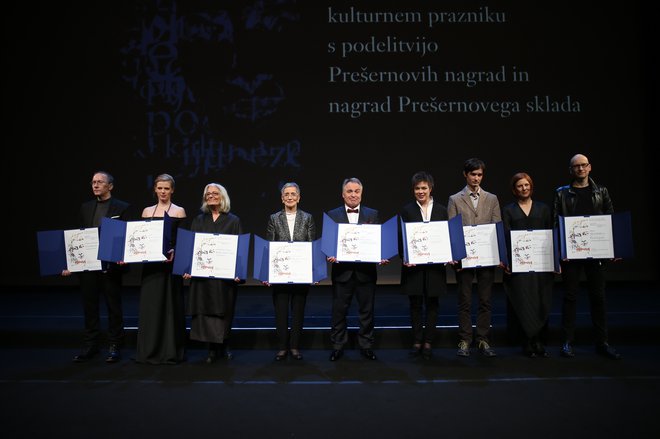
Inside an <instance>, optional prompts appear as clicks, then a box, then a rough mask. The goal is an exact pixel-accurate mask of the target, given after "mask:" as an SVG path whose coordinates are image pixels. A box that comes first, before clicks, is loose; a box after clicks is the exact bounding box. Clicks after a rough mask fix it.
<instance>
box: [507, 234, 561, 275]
mask: <svg viewBox="0 0 660 439" xmlns="http://www.w3.org/2000/svg"><path fill="white" fill-rule="evenodd" d="M511 271H512V272H513V273H527V272H530V271H534V272H552V271H555V250H554V238H553V235H552V230H511Z"/></svg>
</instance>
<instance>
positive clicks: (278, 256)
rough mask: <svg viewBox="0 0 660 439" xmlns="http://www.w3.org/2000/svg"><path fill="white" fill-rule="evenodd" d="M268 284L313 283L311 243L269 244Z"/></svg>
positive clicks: (274, 242) (276, 242)
mask: <svg viewBox="0 0 660 439" xmlns="http://www.w3.org/2000/svg"><path fill="white" fill-rule="evenodd" d="M269 247H270V248H269V253H268V282H270V283H271V284H281V283H295V284H298V283H304V284H311V283H312V282H314V280H313V276H312V268H313V267H312V265H313V258H312V243H311V242H281V241H273V242H270V243H269Z"/></svg>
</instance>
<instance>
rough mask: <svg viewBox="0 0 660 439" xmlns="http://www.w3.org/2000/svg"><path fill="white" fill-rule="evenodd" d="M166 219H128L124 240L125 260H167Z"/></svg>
mask: <svg viewBox="0 0 660 439" xmlns="http://www.w3.org/2000/svg"><path fill="white" fill-rule="evenodd" d="M163 224H164V221H128V222H126V237H125V242H124V259H123V261H124V262H157V261H165V260H167V258H166V257H165V256H164V255H163Z"/></svg>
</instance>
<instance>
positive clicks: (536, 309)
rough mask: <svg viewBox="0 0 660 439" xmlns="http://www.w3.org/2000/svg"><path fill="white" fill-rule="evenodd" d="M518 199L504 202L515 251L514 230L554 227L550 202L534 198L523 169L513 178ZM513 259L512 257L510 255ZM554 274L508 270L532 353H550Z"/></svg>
mask: <svg viewBox="0 0 660 439" xmlns="http://www.w3.org/2000/svg"><path fill="white" fill-rule="evenodd" d="M511 190H512V192H513V195H514V196H515V198H516V201H515V202H513V203H511V204H508V205H506V206H504V208H503V209H502V221H503V223H504V231H505V235H506V238H507V243H508V245H507V248H508V249H509V254H510V252H511V242H510V241H511V233H510V231H511V230H535V229H552V212H551V210H550V207H549V206H548V205H547V204H544V203H541V202H539V201H532V193H533V192H534V182H533V180H532V178H531V177H530V176H529V175H528V174H526V173H524V172H519V173H517V174H515V175H514V176H513V177H512V178H511ZM509 260H511V258H509ZM553 283H554V274H553V273H551V272H536V273H531V272H530V273H511V272H510V267H508V269H507V270H506V274H505V279H504V286H505V290H506V293H507V296H508V298H509V301H510V303H511V305H512V307H513V309H514V311H515V313H516V316H517V317H518V320H519V322H520V325H521V327H522V329H523V331H524V334H525V340H524V342H523V351H524V352H525V354H526V355H528V356H529V357H537V356H540V357H547V356H548V353H547V351H546V349H545V345H546V342H547V330H548V316H549V314H550V308H551V306H552V288H553Z"/></svg>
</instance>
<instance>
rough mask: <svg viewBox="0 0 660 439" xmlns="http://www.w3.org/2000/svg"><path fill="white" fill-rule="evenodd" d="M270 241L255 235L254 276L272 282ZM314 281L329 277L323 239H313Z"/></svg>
mask: <svg viewBox="0 0 660 439" xmlns="http://www.w3.org/2000/svg"><path fill="white" fill-rule="evenodd" d="M270 244H271V243H270V241H266V240H265V239H263V238H260V237H259V236H257V235H255V236H254V267H253V277H254V278H255V279H257V280H260V281H265V282H270V280H269V278H268V274H269V271H270V270H269V264H268V261H269V260H270ZM311 258H312V281H313V282H320V281H321V280H323V279H325V278H326V277H328V263H327V260H326V258H325V254H323V252H322V251H321V239H317V240H316V241H312V254H311Z"/></svg>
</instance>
